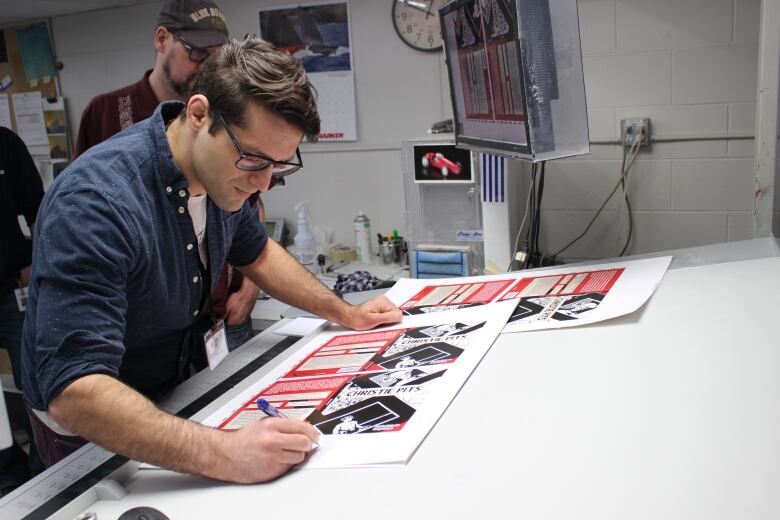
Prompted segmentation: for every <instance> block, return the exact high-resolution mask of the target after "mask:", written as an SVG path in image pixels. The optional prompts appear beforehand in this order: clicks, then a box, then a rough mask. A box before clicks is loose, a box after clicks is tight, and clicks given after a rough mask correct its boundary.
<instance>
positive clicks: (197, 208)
mask: <svg viewBox="0 0 780 520" xmlns="http://www.w3.org/2000/svg"><path fill="white" fill-rule="evenodd" d="M207 201H208V199H207V197H206V195H198V196H197V197H190V199H189V200H188V201H187V206H188V208H189V210H190V218H192V227H193V228H194V229H195V236H196V237H197V238H198V253H199V254H200V261H201V262H203V265H208V258H209V256H208V251H206V248H205V247H203V240H204V239H205V238H206V202H207Z"/></svg>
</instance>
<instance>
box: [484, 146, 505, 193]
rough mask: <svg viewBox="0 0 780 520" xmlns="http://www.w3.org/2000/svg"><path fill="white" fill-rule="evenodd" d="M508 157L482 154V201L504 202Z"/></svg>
mask: <svg viewBox="0 0 780 520" xmlns="http://www.w3.org/2000/svg"><path fill="white" fill-rule="evenodd" d="M505 192H506V158H505V157H499V156H498V155H491V154H488V153H483V154H482V202H504V198H505Z"/></svg>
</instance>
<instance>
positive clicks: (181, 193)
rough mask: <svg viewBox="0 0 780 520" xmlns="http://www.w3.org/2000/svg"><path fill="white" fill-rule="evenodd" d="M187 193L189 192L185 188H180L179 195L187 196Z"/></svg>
mask: <svg viewBox="0 0 780 520" xmlns="http://www.w3.org/2000/svg"><path fill="white" fill-rule="evenodd" d="M186 194H187V192H186V191H184V190H179V197H183V196H185V195H186Z"/></svg>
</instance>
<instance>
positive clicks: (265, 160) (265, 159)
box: [217, 112, 303, 177]
mask: <svg viewBox="0 0 780 520" xmlns="http://www.w3.org/2000/svg"><path fill="white" fill-rule="evenodd" d="M217 117H219V121H220V122H221V123H222V126H224V127H225V130H226V131H227V134H228V137H230V140H231V141H233V145H235V147H236V149H237V150H238V153H239V155H238V159H236V162H235V167H236V168H238V169H239V170H244V171H245V172H256V171H260V170H265V169H266V168H268V167H269V166H271V165H273V164H284V165H286V166H295V167H296V168H291V169H289V170H286V171H284V172H281V173H277V172H273V175H274V177H287V176H288V175H291V174H293V173H295V172H297V171H298V170H300V169H301V168H303V159H302V158H301V149H300V148H297V147H296V148H295V156H296V158H297V159H298V162H297V163H295V162H291V161H274V160H273V159H271V158H270V157H266V156H265V155H260V154H258V153H249V152H245V151H244V149H243V148H241V145H240V144H238V139H236V136H235V134H234V133H233V131H232V130H231V129H230V125H228V123H227V121H225V117H224V116H223V115H222V113H221V112H217ZM249 157H254V158H256V159H262V160H263V162H261V163H260V164H258V165H257V166H252V167H248V166H242V165H240V164H239V163H240V162H241V160H242V159H246V158H249Z"/></svg>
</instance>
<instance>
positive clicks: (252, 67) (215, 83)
mask: <svg viewBox="0 0 780 520" xmlns="http://www.w3.org/2000/svg"><path fill="white" fill-rule="evenodd" d="M194 94H203V95H204V96H206V98H208V100H209V115H210V116H211V120H212V123H211V127H210V128H209V133H211V134H212V135H213V134H214V133H215V132H216V131H217V130H218V128H219V127H220V126H221V125H220V123H219V118H218V117H217V113H220V114H222V117H224V118H225V121H226V122H228V123H229V124H235V125H236V126H238V127H240V128H245V127H246V116H245V114H246V105H247V102H249V101H255V102H259V103H261V104H262V105H263V106H264V107H265V108H267V109H268V110H270V111H271V112H272V113H273V114H275V115H277V116H279V117H281V118H282V119H284V120H285V121H286V122H288V123H290V124H291V125H293V126H295V127H296V128H298V129H299V130H301V131H302V132H303V134H304V136H306V139H307V140H308V141H309V142H315V141H316V140H317V136H318V135H319V133H320V116H319V113H318V112H317V102H316V99H315V90H314V87H313V86H312V84H311V83H310V82H309V78H308V77H306V72H305V71H304V69H303V66H302V65H301V64H300V63H299V62H298V61H297V60H296V59H295V58H293V57H292V56H290V55H289V54H288V53H286V52H283V51H281V50H279V49H277V48H276V47H274V46H273V45H271V44H270V43H268V42H266V41H264V40H261V39H260V38H257V37H254V36H249V37H247V38H246V39H244V40H243V41H238V40H231V41H228V42H227V43H226V44H225V45H223V46H222V47H221V48H220V49H219V50H218V51H216V52H215V53H213V54H212V55H211V56H209V57H208V59H206V61H204V62H203V65H202V66H201V68H200V70H199V71H198V75H197V76H196V78H195V82H194V84H193V87H192V92H191V93H190V96H192V95H194Z"/></svg>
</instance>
